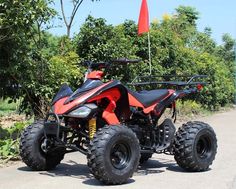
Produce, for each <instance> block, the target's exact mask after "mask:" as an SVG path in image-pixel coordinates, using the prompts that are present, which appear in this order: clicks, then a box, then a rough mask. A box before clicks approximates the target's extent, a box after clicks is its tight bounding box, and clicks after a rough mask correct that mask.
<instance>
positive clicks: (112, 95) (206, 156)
mask: <svg viewBox="0 0 236 189" xmlns="http://www.w3.org/2000/svg"><path fill="white" fill-rule="evenodd" d="M138 62H139V61H136V60H128V59H120V60H116V61H112V62H108V63H106V62H101V63H94V62H85V63H84V64H85V65H86V66H87V67H88V71H87V73H86V75H85V81H84V83H83V84H82V85H81V86H80V87H79V88H78V89H77V90H76V91H75V92H73V91H72V90H71V88H70V87H69V86H68V85H66V84H64V85H63V86H62V87H61V89H60V90H59V92H58V93H57V94H56V95H55V97H54V98H53V100H52V103H51V110H50V112H49V113H48V115H47V116H46V118H45V120H43V121H42V120H41V121H35V122H34V123H33V124H31V125H29V126H28V127H27V128H25V130H24V131H23V133H22V134H21V138H20V156H21V158H22V161H23V162H24V163H25V164H26V165H27V166H29V167H30V168H31V169H33V170H36V171H42V170H50V169H53V168H55V167H56V166H57V165H58V164H60V162H61V160H62V159H63V158H64V155H65V154H66V153H70V152H75V151H79V152H81V153H83V154H85V155H86V156H87V160H88V167H89V170H90V172H91V173H92V174H93V175H94V177H95V178H96V179H98V180H100V181H101V182H103V183H105V184H123V183H125V182H127V180H128V179H129V178H130V177H132V175H133V173H134V172H135V171H136V169H137V167H138V165H139V164H140V163H144V162H145V161H147V160H148V159H149V158H151V157H152V155H153V154H154V153H166V154H171V155H174V158H175V160H176V162H177V164H178V165H179V166H180V167H181V168H183V169H184V170H186V171H191V172H192V171H206V170H208V168H209V166H210V165H211V164H212V162H213V160H214V158H215V155H216V150H217V140H216V135H215V132H214V131H213V129H212V127H210V126H209V125H208V124H207V123H203V122H199V121H191V122H187V123H185V124H183V125H182V126H181V127H180V128H179V129H178V131H176V129H175V126H174V123H173V121H172V120H173V119H172V118H175V117H176V101H177V100H178V99H181V98H183V97H185V96H187V95H190V94H194V93H197V92H198V91H200V90H201V89H202V88H203V87H204V85H205V83H204V82H194V80H196V79H197V78H202V77H205V76H193V77H192V78H191V79H189V80H188V81H187V82H173V81H166V82H163V81H162V82H159V84H163V85H164V86H167V88H168V89H156V90H148V91H147V90H143V91H140V92H136V91H133V90H130V89H129V88H128V87H126V86H125V85H123V84H122V83H120V82H119V81H117V80H111V81H108V82H102V78H103V76H104V75H105V73H106V71H109V68H111V67H112V66H119V65H126V64H130V63H138ZM102 70H103V71H102ZM148 78H149V79H150V80H151V81H149V82H146V83H145V82H139V83H133V86H135V85H147V84H150V83H153V82H154V81H152V79H151V76H150V77H148ZM157 84H158V82H157ZM166 109H172V110H173V117H171V118H166V119H164V121H163V122H161V123H159V122H160V118H161V116H162V115H163V113H164V111H165V110H166Z"/></svg>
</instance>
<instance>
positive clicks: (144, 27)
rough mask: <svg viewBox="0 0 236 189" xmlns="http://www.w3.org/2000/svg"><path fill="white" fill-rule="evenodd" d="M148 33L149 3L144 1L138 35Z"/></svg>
mask: <svg viewBox="0 0 236 189" xmlns="http://www.w3.org/2000/svg"><path fill="white" fill-rule="evenodd" d="M146 32H149V14H148V6H147V1H146V0H142V5H141V9H140V14H139V20H138V35H141V34H142V33H146Z"/></svg>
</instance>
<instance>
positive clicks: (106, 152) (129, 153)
mask: <svg viewBox="0 0 236 189" xmlns="http://www.w3.org/2000/svg"><path fill="white" fill-rule="evenodd" d="M139 158H140V146H139V141H138V139H137V137H136V135H135V133H134V132H133V131H132V130H131V129H129V128H127V127H125V126H105V127H104V128H101V129H99V130H98V131H97V133H96V134H95V136H94V138H93V140H92V141H91V142H90V145H89V148H88V155H87V159H88V166H89V169H90V171H91V173H92V174H93V175H94V177H95V178H96V179H98V180H100V181H102V182H103V183H105V184H123V183H125V182H127V180H128V179H129V178H130V177H132V175H133V173H134V171H136V169H137V166H138V164H139Z"/></svg>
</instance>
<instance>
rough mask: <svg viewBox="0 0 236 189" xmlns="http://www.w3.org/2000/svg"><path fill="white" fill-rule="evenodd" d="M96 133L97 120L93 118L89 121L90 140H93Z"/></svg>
mask: <svg viewBox="0 0 236 189" xmlns="http://www.w3.org/2000/svg"><path fill="white" fill-rule="evenodd" d="M96 131H97V125H96V118H92V119H90V120H89V138H90V139H93V137H94V135H95V133H96Z"/></svg>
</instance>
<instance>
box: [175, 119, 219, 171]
mask: <svg viewBox="0 0 236 189" xmlns="http://www.w3.org/2000/svg"><path fill="white" fill-rule="evenodd" d="M216 151H217V139H216V135H215V132H214V130H213V129H212V127H210V126H209V125H208V124H206V123H203V122H197V121H195V122H188V123H186V124H183V125H182V127H180V128H179V130H178V132H177V133H176V137H175V140H174V158H175V160H176V162H177V163H178V165H179V166H180V167H182V168H183V169H185V170H187V171H206V170H207V169H208V168H209V166H210V165H211V164H212V162H213V160H214V159H215V155H216Z"/></svg>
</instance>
